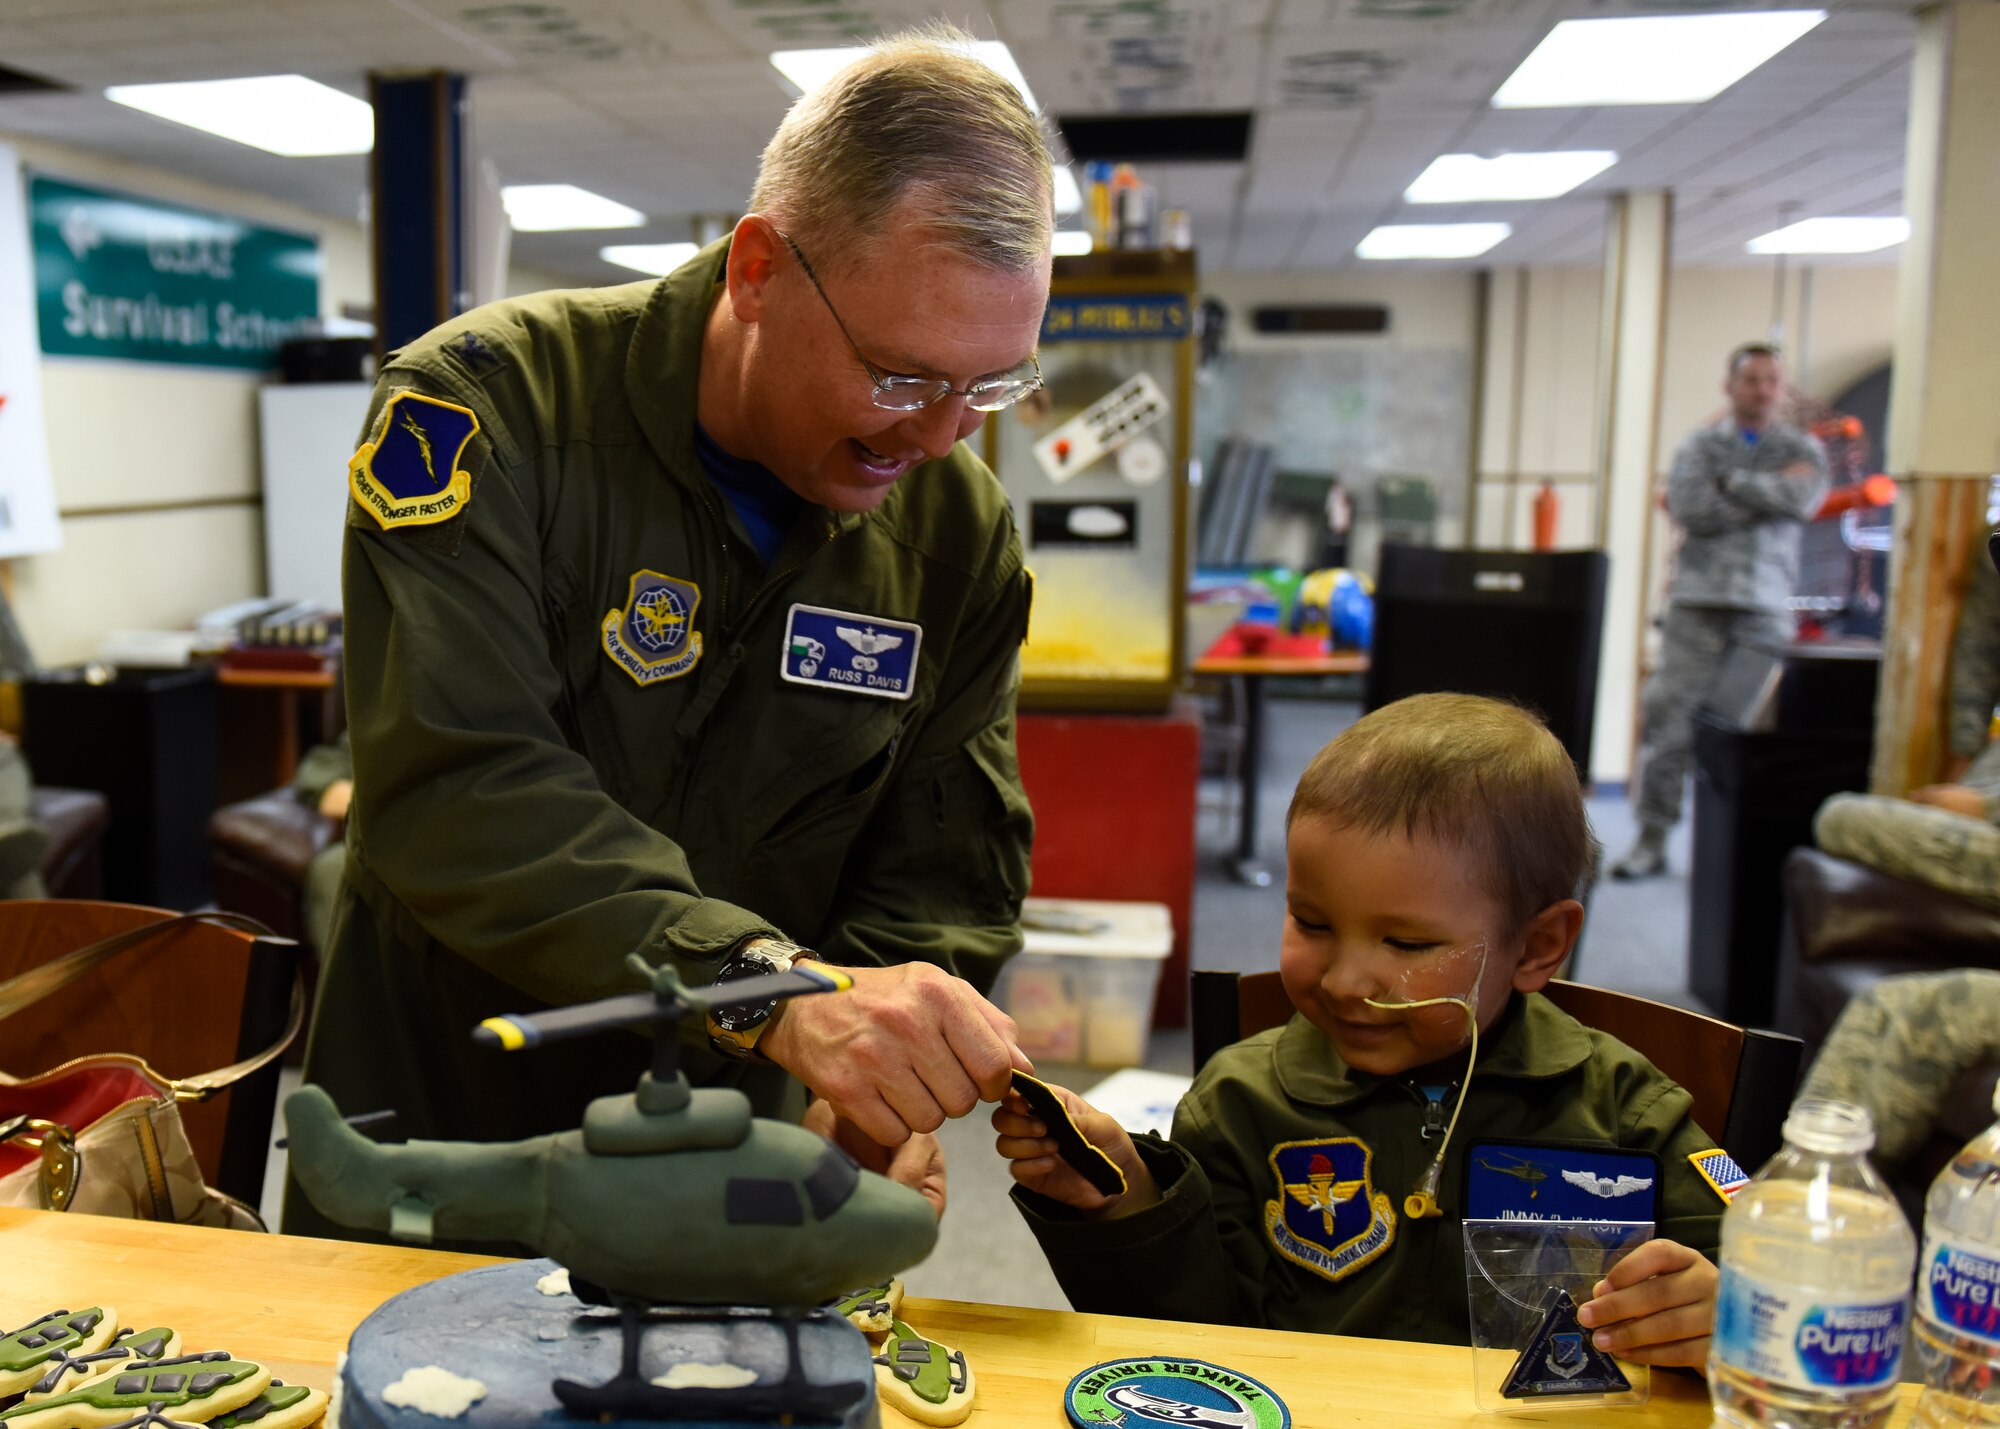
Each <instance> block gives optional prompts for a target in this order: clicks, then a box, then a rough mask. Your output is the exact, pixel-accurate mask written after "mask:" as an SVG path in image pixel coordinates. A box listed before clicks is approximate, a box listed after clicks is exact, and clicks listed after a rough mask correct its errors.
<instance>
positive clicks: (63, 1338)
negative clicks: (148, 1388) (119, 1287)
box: [0, 1305, 118, 1399]
mask: <svg viewBox="0 0 2000 1429" xmlns="http://www.w3.org/2000/svg"><path fill="white" fill-rule="evenodd" d="M117 1332H118V1316H117V1314H116V1313H115V1312H113V1311H111V1310H107V1309H105V1308H104V1307H103V1306H101V1305H93V1306H92V1307H91V1308H90V1309H88V1310H77V1311H69V1310H51V1311H49V1313H48V1314H46V1315H43V1316H41V1317H40V1318H38V1319H34V1320H30V1321H29V1322H28V1323H27V1324H25V1325H23V1326H22V1327H21V1328H20V1329H18V1330H15V1331H14V1332H13V1333H12V1334H8V1335H4V1336H0V1399H6V1398H8V1397H9V1396H11V1395H16V1394H21V1393H24V1392H25V1391H26V1390H28V1389H29V1388H30V1387H32V1386H33V1385H34V1383H35V1381H36V1380H38V1379H40V1378H41V1377H42V1376H43V1375H44V1374H46V1373H47V1372H48V1368H49V1365H50V1363H51V1362H52V1361H54V1360H55V1358H56V1356H57V1354H58V1353H61V1354H65V1355H75V1354H89V1353H91V1352H92V1351H94V1350H101V1349H103V1348H104V1347H105V1346H106V1345H108V1344H110V1343H111V1337H112V1336H113V1335H114V1334H116V1333H117Z"/></svg>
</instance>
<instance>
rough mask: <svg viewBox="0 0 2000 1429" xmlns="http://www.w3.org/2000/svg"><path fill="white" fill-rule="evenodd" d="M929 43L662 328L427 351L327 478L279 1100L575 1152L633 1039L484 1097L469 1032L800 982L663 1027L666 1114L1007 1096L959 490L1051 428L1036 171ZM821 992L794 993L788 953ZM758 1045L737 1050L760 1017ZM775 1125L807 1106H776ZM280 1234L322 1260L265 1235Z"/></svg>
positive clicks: (549, 333)
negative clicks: (809, 968) (681, 1084)
mask: <svg viewBox="0 0 2000 1429" xmlns="http://www.w3.org/2000/svg"><path fill="white" fill-rule="evenodd" d="M954 38H957V39H962V38H964V37H962V36H956V37H955V36H954V35H952V34H946V33H943V32H935V33H932V34H929V35H918V36H910V37H904V38H901V39H898V40H893V41H889V42H887V43H885V44H883V45H881V46H878V47H877V48H876V49H875V50H873V51H871V52H870V53H869V54H868V55H867V56H866V57H864V58H863V59H860V60H858V61H857V62H856V63H855V64H853V65H851V66H850V67H849V68H848V69H847V70H845V71H844V72H842V73H841V74H840V75H839V76H837V77H836V78H835V79H833V80H831V81H829V82H828V83H827V84H826V85H825V86H823V87H822V88H820V89H818V90H816V91H814V92H813V93H812V94H810V95H808V96H806V97H805V98H803V99H801V100H800V101H799V102H798V103H797V104H796V105H795V106H794V107H793V109H792V111H791V113H790V114H789V115H788V116H787V117H786V119H785V121H784V123H783V124H782V126H781V127H780V128H779V131H778V133H777V136H776V137H775V138H774V139H773V140H772V141H771V144H770V146H769V147H768V148H767V149H766V151H765V154H764V158H763V162H762V165H761V168H760V171H759V175H758V179H757V184H756V188H755V190H754V192H753V193H752V195H751V202H750V208H751V212H750V213H749V214H748V215H747V216H746V217H744V218H743V219H742V220H741V221H740V222H739V223H738V224H737V225H736V227H735V230H734V232H733V233H732V234H731V236H730V237H729V238H727V239H725V240H723V241H721V242H718V243H715V244H712V245H711V246H709V247H708V248H707V249H705V250H703V251H702V252H701V253H700V254H699V255H698V256H697V257H695V258H693V259H691V260H689V262H688V263H687V264H685V265H684V266H683V267H681V268H680V269H678V270H677V271H676V272H674V273H672V274H670V275H669V276H668V277H666V278H665V279H663V280H661V281H659V282H657V283H655V282H645V283H634V284H629V285H626V286H623V287H613V288H604V289H594V290H587V291H576V292H556V293H544V294H538V295H536V296H533V297H530V298H525V299H520V300H515V301H508V302H503V303H496V304H492V305H489V306H487V307H484V308H480V309H477V310H475V311H473V312H471V313H468V314H466V315H465V316H463V317H461V318H459V319H456V320H454V321H452V322H449V323H447V324H445V325H444V326H443V327H440V328H438V329H437V330H436V331H434V332H432V333H430V334H428V335H427V336H425V337H424V338H422V339H420V340H419V341H417V342H415V343H413V344H412V345H410V346H409V347H407V348H404V349H403V350H402V351H400V352H399V353H397V354H394V355H393V356H392V359H391V360H390V361H389V362H388V363H387V364H386V365H385V367H384V368H383V371H382V374H381V378H380V382H379V385H378V388H377V391H376V394H375V399H374V407H373V410H372V412H371V414H370V417H369V422H368V426H367V429H366V433H365V435H364V440H363V444H362V446H361V448H360V450H359V451H357V452H356V454H355V456H354V458H353V461H352V462H351V463H350V467H349V477H350V486H351V488H352V490H353V494H354V498H355V499H354V502H353V504H352V505H351V506H350V508H349V512H348V525H347V547H346V557H345V602H346V619H347V681H348V692H349V693H348V698H349V705H350V713H351V727H352V732H353V748H354V766H355V791H356V793H355V799H354V804H353V808H352V810H351V812H350V815H349V822H348V835H347V841H348V853H349V861H348V873H347V883H346V889H345V892H344V895H343V899H342V905H341V908H340V911H339V913H338V915H337V917H336V919H335V926H334V929H333V932H332V934H331V942H332V949H331V953H330V956H329V958H328V961H327V966H326V970H325V974H324V978H323V981H322V985H321V990H320V1006H319V1009H318V1012H317V1015H316V1017H315V1021H314V1026H313V1034H312V1040H311V1045H310V1048H309V1050H308V1053H307V1064H306V1076H307V1079H308V1080H309V1081H313V1082H318V1083H320V1084H322V1085H324V1086H325V1087H326V1089H327V1090H328V1091H329V1092H330V1093H331V1094H332V1095H333V1098H334V1100H335V1102H336V1103H337V1104H338V1105H339V1106H340V1107H341V1109H342V1110H343V1111H344V1112H347V1113H349V1114H352V1113H357V1112H365V1111H372V1110H375V1109H377V1108H384V1107H393V1108H394V1109H395V1110H396V1112H397V1115H398V1125H397V1132H398V1133H399V1134H400V1135H403V1136H408V1137H411V1138H417V1137H423V1138H437V1139H470V1140H483V1141H490V1140H502V1139H510V1138H514V1137H520V1136H526V1135H533V1134H538V1133H541V1132H546V1131H552V1130H559V1129H564V1128H568V1127H573V1126H575V1125H577V1124H578V1122H579V1120H580V1118H581V1115H582V1112H583V1108H584V1106H585V1104H586V1103H587V1102H588V1101H589V1100H590V1098H592V1097H594V1096H598V1095H603V1094H606V1093H610V1092H619V1091H627V1090H629V1089H630V1088H631V1086H632V1084H633V1082H634V1081H635V1079H636V1077H637V1075H638V1073H639V1072H640V1071H641V1070H642V1068H643V1066H644V1065H645V1044H644V1042H643V1041H642V1040H641V1039H640V1038H637V1037H611V1036H607V1037H599V1038H592V1039H584V1040H580V1041H577V1042H571V1043H566V1044H563V1045H560V1046H555V1047H551V1048H547V1049H542V1050H538V1051H536V1052H535V1053H533V1054H532V1055H530V1056H524V1057H506V1056H500V1055H498V1054H494V1053H490V1052H485V1051H481V1050H478V1049H476V1048H475V1047H474V1046H473V1044H472V1042H471V1039H470V1033H471V1030H472V1028H473V1027H474V1026H475V1025H476V1024H477V1023H478V1022H480V1021H481V1020H482V1019H483V1018H486V1017H489V1016H492V1015H495V1014H498V1013H503V1012H508V1011H520V1010H530V1009H532V1008H534V1007H537V1006H545V1005H560V1004H567V1003H572V1002H577V1001H581V1000H585V999H590V998H598V997H604V996H608V995H613V994H616V993H621V992H630V991H633V990H635V989H634V988H633V987H632V986H631V984H630V977H629V974H628V973H627V971H626V970H625V968H624V961H625V959H626V957H627V956H628V955H629V954H630V953H631V952H633V951H634V950H637V951H639V952H641V953H643V954H644V955H645V956H646V957H647V958H649V959H653V960H668V959H671V960H673V961H674V962H675V963H676V964H677V965H679V967H680V968H681V969H682V971H683V973H684V974H685V975H686V976H687V977H688V978H689V979H690V980H691V981H697V982H709V981H713V980H715V979H717V978H718V977H721V978H729V977H733V976H738V975H748V974H753V973H757V972H762V971H765V970H766V969H767V968H770V967H773V966H785V965H787V964H788V963H789V961H790V960H791V959H793V958H795V957H799V956H816V957H821V958H824V959H825V960H827V961H829V962H833V963H838V964H841V965H843V966H845V967H847V968H849V969H851V970H852V972H853V977H854V987H853V989H852V990H851V991H849V992H847V993H844V994H842V995H840V996H836V997H818V998H802V999H797V1000H794V1001H792V1002H789V1003H786V1004H783V1005H782V1006H781V1007H780V1008H778V1009H777V1010H775V1011H772V1010H769V1009H752V1010H751V1012H750V1013H749V1014H748V1015H747V1016H746V1015H738V1016H736V1017H735V1018H733V1019H730V1020H727V1021H725V1022H718V1021H716V1020H715V1019H711V1020H710V1022H709V1025H708V1026H707V1028H705V1029H704V1028H702V1027H701V1026H700V1025H699V1024H697V1023H694V1022H693V1020H692V1019H691V1020H690V1025H689V1027H688V1029H687V1035H688V1037H689V1038H690V1040H691V1041H692V1042H694V1043H696V1044H699V1045H694V1046H690V1048H689V1049H688V1055H687V1058H686V1062H685V1065H686V1067H687V1070H688V1072H689V1074H690V1076H691V1077H692V1078H694V1079H695V1080H696V1081H697V1082H701V1081H706V1082H708V1083H710V1084H717V1083H728V1084H734V1085H738V1086H741V1087H743V1088H744V1089H745V1090H746V1091H748V1092H749V1093H750V1095H751V1097H752V1099H753V1101H754V1102H755V1103H756V1104H757V1106H758V1108H759V1110H760V1111H762V1112H765V1113H766V1114H771V1113H783V1112H787V1111H789V1112H790V1113H792V1114H796V1113H797V1111H798V1108H799V1107H800V1106H801V1105H802V1102H801V1101H800V1099H799V1098H798V1097H797V1096H796V1095H795V1092H796V1089H797V1087H798V1085H799V1084H801V1083H802V1084H803V1085H804V1086H805V1087H807V1088H809V1089H811V1090H812V1091H813V1092H815V1093H817V1094H818V1095H819V1096H820V1097H822V1098H824V1099H825V1101H826V1102H827V1104H828V1107H827V1108H826V1109H821V1108H815V1114H816V1117H817V1120H816V1124H817V1125H819V1126H821V1127H822V1128H828V1127H833V1126H835V1125H836V1122H835V1117H836V1116H837V1117H838V1119H839V1123H840V1124H839V1125H838V1128H837V1129H838V1130H839V1132H840V1134H841V1135H842V1139H843V1141H844V1143H845V1144H848V1145H849V1146H850V1147H851V1148H852V1147H854V1146H856V1145H859V1146H861V1147H863V1148H864V1150H865V1149H866V1148H867V1147H869V1146H870V1145H871V1144H872V1146H873V1147H874V1148H876V1150H877V1152H878V1154H877V1156H876V1159H875V1164H876V1165H877V1168H878V1169H884V1170H887V1171H888V1172H889V1173H890V1174H892V1175H895V1176H897V1177H898V1178H899V1179H903V1180H905V1181H906V1182H908V1183H910V1184H914V1185H919V1186H920V1188H922V1186H923V1184H924V1183H926V1182H927V1181H928V1182H929V1183H930V1184H931V1185H932V1186H933V1187H935V1188H936V1189H937V1196H938V1197H939V1198H941V1194H942V1193H941V1179H942V1178H941V1174H940V1173H939V1171H938V1166H937V1163H936V1160H935V1151H934V1147H929V1146H927V1143H928V1141H929V1138H928V1136H927V1135H926V1133H928V1132H930V1131H931V1130H933V1129H935V1128H936V1127H937V1126H938V1125H939V1124H940V1123H941V1122H942V1121H943V1119H944V1118H945V1117H947V1116H956V1115H962V1114H963V1113H965V1112H966V1111H968V1110H970V1109H971V1107H972V1106H973V1105H974V1104H975V1103H976V1102H977V1101H978V1100H981V1099H984V1100H989V1101H990V1100H995V1099H997V1098H998V1097H999V1096H1000V1094H1001V1093H1002V1091H1003V1090H1004V1088H1005V1086H1006V1081H1007V1076H1008V1072H1009V1070H1010V1068H1011V1067H1012V1066H1013V1065H1015V1064H1017V1063H1018V1064H1020V1065H1023V1066H1025V1065H1026V1061H1025V1058H1023V1057H1022V1056H1021V1054H1020V1052H1019V1049H1018V1048H1017V1047H1016V1045H1015V1039H1014V1026H1013V1023H1012V1021H1011V1020H1010V1019H1008V1018H1007V1017H1006V1016H1005V1015H1004V1014H1003V1013H1001V1012H1000V1011H999V1010H998V1009H997V1008H995V1007H993V1006H992V1005H991V1004H990V1003H988V1002H987V1001H986V1000H985V998H984V997H983V996H982V995H981V994H982V992H983V991H985V990H986V989H988V988H989V987H990V986H991V984H992V980H993V977H994V975H995V974H996V972H997V971H998V969H999V967H1000V965H1001V963H1002V962H1004V961H1005V959H1006V958H1007V957H1008V956H1010V955H1011V954H1012V953H1013V952H1014V951H1015V950H1016V949H1017V948H1018V946H1019V942H1020V934H1019V911H1020V900H1021V898H1022V896H1023V895H1024V893H1025V892H1026V888H1027V881H1028V847H1029V840H1030V837H1031V832H1032V823H1031V819H1030V815H1029V811H1028V807H1027V802H1026V799H1025V797H1024V795H1023V793H1022V789H1021V784H1020V778H1019V773H1018V770H1017V768H1016V764H1015V757H1014V693H1015V688H1016V684H1017V679H1018V659H1017V655H1018V648H1019V646H1020V643H1021V641H1022V640H1023V639H1024V638H1025V635H1026V630H1027V621H1028V604H1029V578H1028V575H1027V573H1026V571H1025V569H1024V567H1023V564H1022V554H1021V546H1020V541H1019V538H1018V536H1017V535H1016V532H1015V529H1014V525H1013V521H1012V518H1011V516H1010V514H1009V511H1008V508H1007V503H1006V498H1005V495H1004V493H1003V492H1002V490H1001V488H1000V486H999V484H998V482H997V481H995V479H994V478H993V476H992V474H991V473H990V472H988V471H987V470H986V468H985V467H984V466H983V465H982V464H981V463H980V462H979V461H978V460H977V459H976V458H975V457H974V456H973V455H972V454H971V452H970V451H969V450H968V449H967V448H966V447H965V446H963V445H961V444H960V442H961V439H962V438H964V437H966V436H968V435H969V434H970V433H971V432H972V431H973V430H974V429H975V428H977V427H978V425H979V423H980V422H981V420H982V419H983V417H984V415H985V413H987V412H990V411H997V410H1000V409H1002V408H1004V407H1006V406H1009V405H1011V404H1012V403H1014V402H1016V401H1018V400H1020V399H1021V398H1022V397H1024V396H1026V395H1027V394H1028V393H1029V392H1031V391H1033V390H1034V389H1035V388H1036V387H1037V386H1039V384H1040V372H1039V368H1038V367H1037V366H1036V363H1035V358H1034V351H1035V343H1036V338H1037V336H1038V334H1039V331H1040V325H1041V316H1042V308H1043V305H1044V302H1045V300H1046V296H1047V293H1048V286H1049V268H1050V259H1049V252H1050V235H1051V230H1052V228H1053V213H1052V205H1051V192H1052V181H1051V169H1050V160H1049V155H1048V151H1047V148H1046V145H1045V143H1044V140H1043V138H1042V134H1041V130H1040V128H1039V126H1038V124H1037V121H1036V119H1035V116H1034V115H1033V114H1031V113H1030V112H1029V111H1028V110H1027V108H1026V107H1025V105H1024V104H1023V103H1022V102H1021V100H1020V98H1019V96H1018V95H1017V93H1016V92H1015V91H1014V90H1013V88H1012V87H1011V86H1010V85H1008V84H1007V83H1006V81H1004V80H1002V79H1001V78H999V77H998V76H997V75H996V74H995V73H994V72H993V71H991V70H990V69H987V68H986V67H984V66H982V65H980V64H978V63H976V62H975V61H972V60H970V59H969V58H966V57H965V56H964V55H963V53H961V52H959V51H958V50H956V49H955V48H954V47H953V44H952V41H953V40H954ZM806 949H810V950H811V951H810V953H807V952H806V951H805V950H806ZM759 1014H761V1015H759ZM794 1079H796V1080H794ZM285 1227H286V1229H287V1230H288V1231H295V1230H303V1231H306V1232H308V1233H321V1234H351V1233H347V1232H340V1231H337V1230H335V1229H334V1228H333V1227H331V1226H330V1225H329V1224H328V1223H326V1222H325V1221H323V1220H322V1219H321V1218H319V1217H318V1216H316V1215H315V1214H313V1212H312V1208H311V1207H310V1206H309V1205H307V1204H306V1203H305V1201H304V1198H303V1197H301V1196H297V1195H292V1196H290V1197H288V1204H287V1208H286V1222H285Z"/></svg>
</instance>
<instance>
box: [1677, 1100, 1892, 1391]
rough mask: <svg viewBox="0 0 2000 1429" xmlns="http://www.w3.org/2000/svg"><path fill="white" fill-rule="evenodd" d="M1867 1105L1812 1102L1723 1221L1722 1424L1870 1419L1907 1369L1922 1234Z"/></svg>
mask: <svg viewBox="0 0 2000 1429" xmlns="http://www.w3.org/2000/svg"><path fill="white" fill-rule="evenodd" d="M1874 1144H1875V1128H1874V1125H1873V1124H1872V1123H1871V1122H1870V1121H1869V1119H1868V1113H1867V1112H1865V1111H1863V1110H1861V1109H1860V1108H1859V1107H1852V1106H1847V1105H1845V1104H1844V1103H1841V1102H1833V1101H1821V1100H1818V1099H1808V1100H1805V1101H1801V1102H1798V1103H1797V1104H1795V1105H1794V1106H1793V1107H1792V1111H1791V1115H1790V1116H1788V1117H1787V1118H1786V1119H1785V1149H1784V1150H1783V1151H1781V1152H1779V1153H1778V1154H1777V1155H1776V1156H1774V1157H1772V1158H1771V1162H1770V1164H1769V1165H1767V1166H1766V1167H1765V1168H1764V1169H1763V1170H1762V1171H1759V1172H1758V1173H1757V1175H1756V1176H1755V1177H1754V1178H1753V1179H1752V1180H1751V1181H1750V1183H1749V1184H1748V1185H1747V1186H1745V1187H1744V1188H1743V1189H1742V1190H1741V1191H1739V1192H1738V1193H1737V1195H1736V1199H1735V1201H1734V1202H1733V1203H1732V1204H1731V1205H1730V1207H1729V1211H1728V1214H1726V1215H1724V1216H1723V1218H1722V1284H1721V1286H1720V1288H1719V1289H1718V1291H1717V1293H1716V1307H1715V1336H1714V1338H1713V1339H1712V1340H1711V1341H1710V1348H1709V1352H1708V1391H1709V1398H1710V1399H1711V1401H1712V1402H1713V1403H1714V1406H1715V1422H1716V1423H1717V1424H1718V1425H1726V1426H1732V1429H1748V1426H1752V1425H1759V1426H1777V1429H1869V1426H1874V1425H1879V1424H1881V1423H1883V1422H1884V1421H1885V1420H1887V1419H1888V1417H1889V1410H1890V1408H1891V1407H1892V1406H1893V1405H1894V1404H1895V1401H1896V1382H1897V1375H1898V1372H1899V1371H1900V1369H1901V1367H1902V1360H1903V1337H1904V1330H1905V1328H1906V1323H1907V1321H1908V1318H1909V1309H1910V1275H1911V1271H1912V1269H1913V1268H1914V1264H1915V1261H1916V1254H1917V1244H1916V1237H1915V1236H1914V1235H1912V1234H1911V1233H1910V1223H1909V1222H1908V1221H1907V1220H1905V1219H1904V1218H1903V1212H1902V1209H1901V1208H1900V1207H1899V1206H1897V1204H1896V1201H1895V1198H1894V1197H1893V1196H1891V1195H1890V1194H1889V1192H1888V1189H1887V1188H1886V1187H1885V1186H1883V1184H1882V1181H1881V1178H1880V1177H1878V1176H1877V1175H1876V1174H1875V1172H1874V1170H1873V1168H1872V1167H1870V1166H1869V1164H1868V1160H1867V1156H1866V1152H1867V1150H1868V1148H1869V1147H1871V1146H1873V1145H1874Z"/></svg>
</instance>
